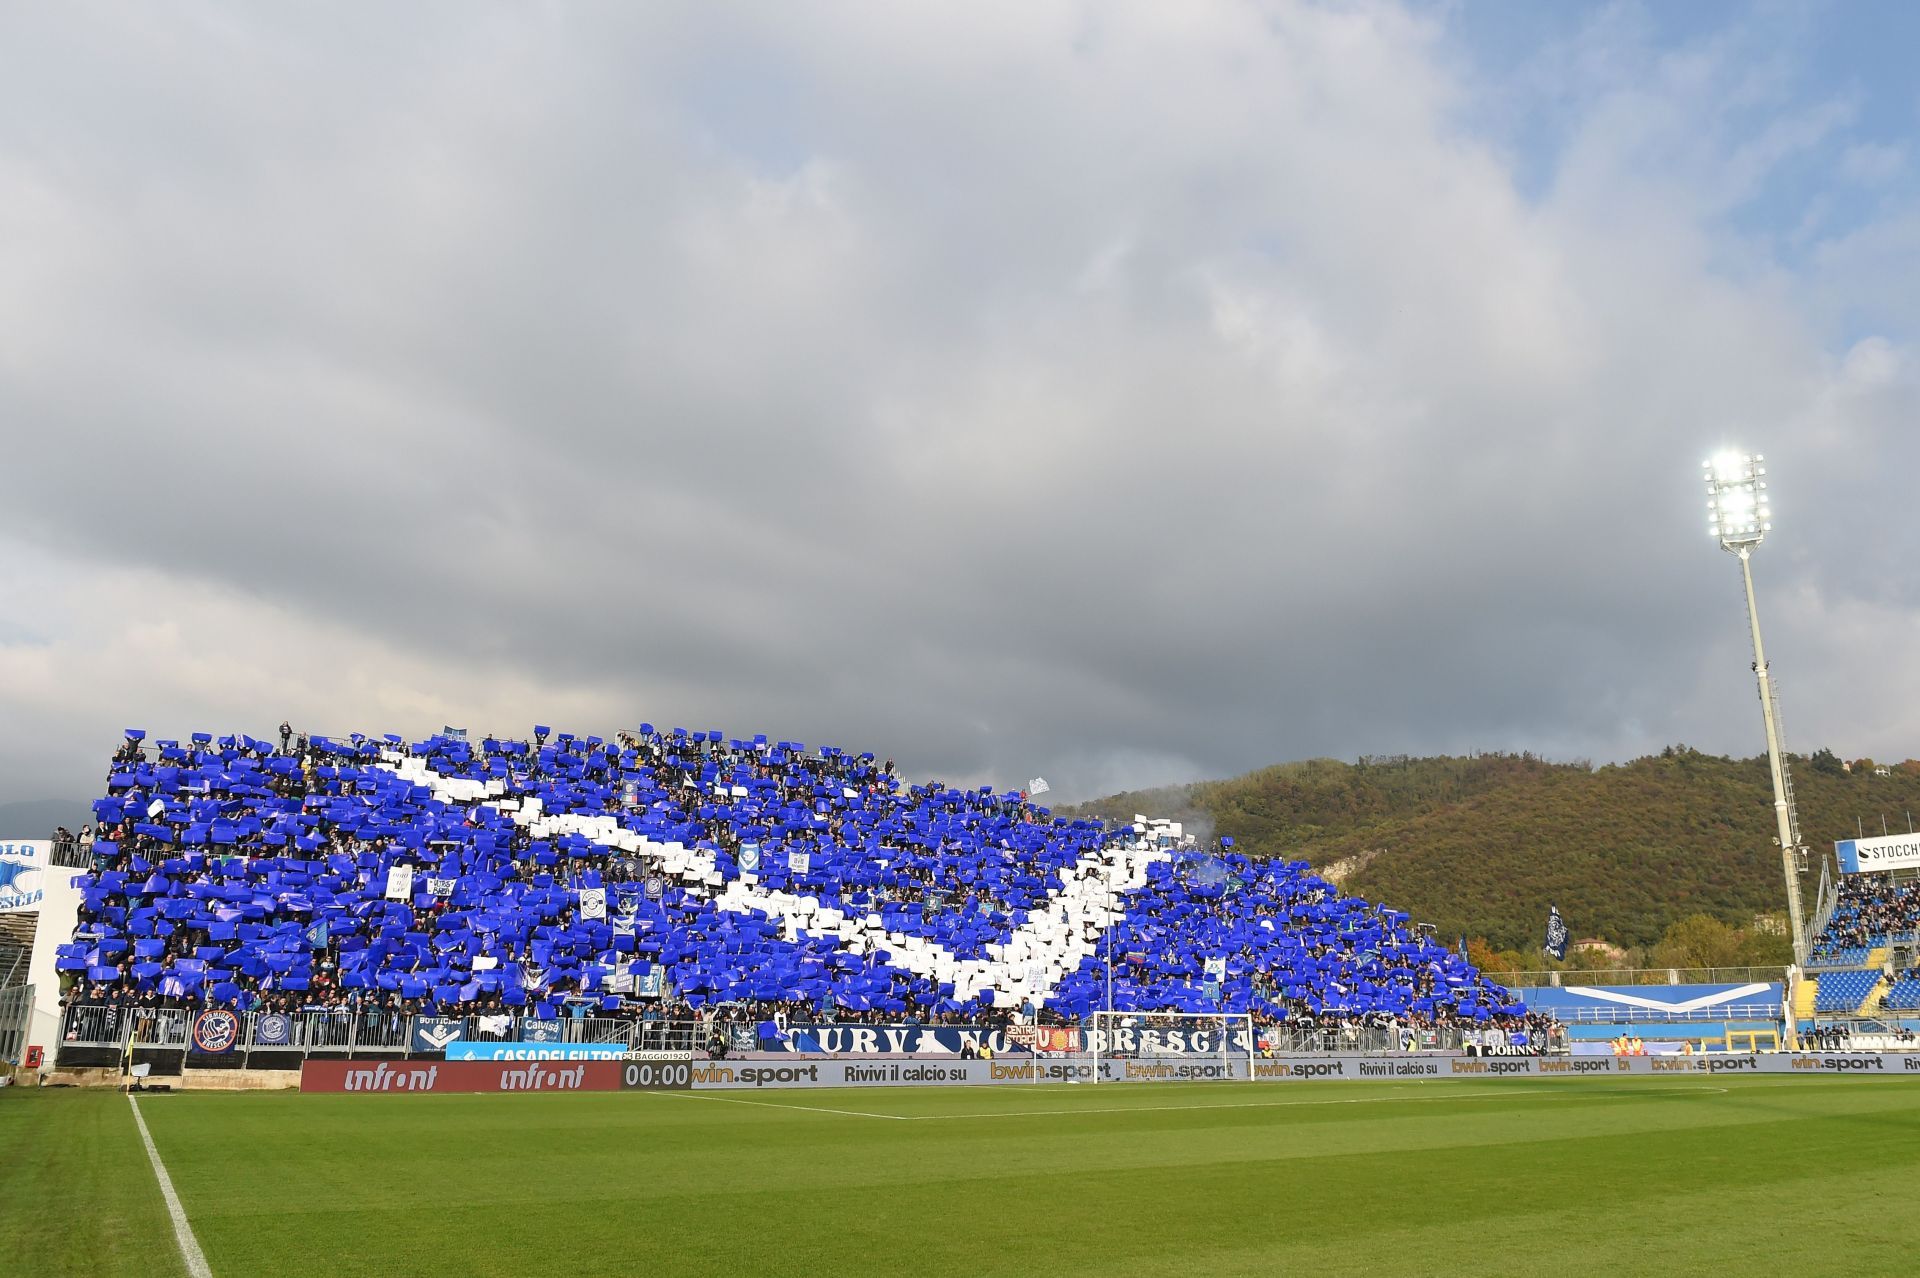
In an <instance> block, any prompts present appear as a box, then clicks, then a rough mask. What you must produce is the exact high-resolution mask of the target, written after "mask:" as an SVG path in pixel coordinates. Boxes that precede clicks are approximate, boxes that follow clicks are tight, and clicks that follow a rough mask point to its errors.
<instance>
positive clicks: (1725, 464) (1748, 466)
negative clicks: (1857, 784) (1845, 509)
mask: <svg viewBox="0 0 1920 1278" xmlns="http://www.w3.org/2000/svg"><path fill="white" fill-rule="evenodd" d="M1765 461H1766V458H1765V457H1762V456H1759V455H1758V454H1747V453H1737V452H1725V453H1720V454H1719V455H1717V456H1715V457H1713V458H1711V459H1709V460H1708V461H1707V462H1706V463H1705V479H1706V484H1707V531H1708V532H1709V533H1710V534H1711V535H1712V536H1713V537H1714V538H1715V539H1716V540H1717V541H1719V543H1720V549H1722V550H1724V551H1726V552H1727V553H1728V554H1730V555H1733V556H1735V557H1736V558H1738V559H1739V560H1740V579H1741V581H1742V582H1743V583H1744V584H1745V586H1746V591H1747V624H1748V626H1749V627H1751V629H1752V631H1753V673H1754V677H1755V678H1756V679H1757V680H1758V681H1759V689H1760V714H1761V718H1762V719H1764V720H1765V722H1766V726H1767V767H1768V769H1769V771H1770V772H1771V773H1772V776H1773V816H1774V824H1775V826H1776V827H1777V831H1778V832H1777V834H1776V835H1775V841H1776V842H1777V843H1778V844H1779V845H1780V872H1781V874H1782V875H1783V876H1784V877H1785V879H1786V883H1787V925H1788V927H1789V928H1791V929H1792V932H1793V959H1794V962H1796V963H1799V964H1802V965H1804V964H1805V963H1806V961H1807V935H1806V928H1805V925H1804V923H1803V921H1802V918H1801V912H1800V871H1799V859H1800V857H1801V855H1802V852H1803V849H1801V847H1800V822H1799V817H1798V815H1797V814H1796V813H1795V811H1794V806H1793V780H1792V777H1791V775H1790V774H1789V773H1788V770H1787V764H1786V760H1785V758H1784V757H1782V755H1781V752H1780V722H1779V706H1778V704H1777V703H1776V701H1775V699H1774V690H1773V681H1772V680H1771V679H1770V678H1769V677H1768V674H1767V650H1766V648H1765V647H1764V646H1763V645H1762V644H1761V642H1760V613H1759V610H1758V609H1757V608H1756V606H1755V605H1754V601H1753V551H1754V547H1756V546H1758V545H1759V544H1760V542H1761V540H1762V539H1763V538H1764V537H1765V536H1766V535H1767V534H1768V533H1770V532H1772V531H1773V522H1772V520H1773V508H1772V503H1771V502H1770V501H1769V500H1768V499H1767V484H1766V473H1767V468H1766V466H1765V465H1764V464H1763V463H1764V462H1765Z"/></svg>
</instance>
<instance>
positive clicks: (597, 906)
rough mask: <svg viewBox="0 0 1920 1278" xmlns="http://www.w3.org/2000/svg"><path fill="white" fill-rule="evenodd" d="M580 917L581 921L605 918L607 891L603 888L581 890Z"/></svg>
mask: <svg viewBox="0 0 1920 1278" xmlns="http://www.w3.org/2000/svg"><path fill="white" fill-rule="evenodd" d="M580 917H581V918H583V919H604V918H606V917H607V890H606V889H605V888H582V889H581V890H580Z"/></svg>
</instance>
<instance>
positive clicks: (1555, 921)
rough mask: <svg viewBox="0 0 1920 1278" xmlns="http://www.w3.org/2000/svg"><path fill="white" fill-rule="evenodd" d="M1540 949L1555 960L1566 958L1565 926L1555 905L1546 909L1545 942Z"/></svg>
mask: <svg viewBox="0 0 1920 1278" xmlns="http://www.w3.org/2000/svg"><path fill="white" fill-rule="evenodd" d="M1541 948H1542V949H1544V950H1546V952H1547V953H1549V954H1551V955H1553V957H1554V958H1555V960H1559V959H1564V958H1565V957H1567V925H1566V924H1565V923H1564V922H1562V921H1561V918H1560V907H1559V906H1557V905H1550V906H1548V907H1547V941H1546V944H1545V945H1543V946H1542V947H1541Z"/></svg>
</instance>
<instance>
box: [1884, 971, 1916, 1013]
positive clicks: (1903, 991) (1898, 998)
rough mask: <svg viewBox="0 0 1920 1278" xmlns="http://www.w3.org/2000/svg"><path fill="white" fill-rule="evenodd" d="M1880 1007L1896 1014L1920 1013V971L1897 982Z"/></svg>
mask: <svg viewBox="0 0 1920 1278" xmlns="http://www.w3.org/2000/svg"><path fill="white" fill-rule="evenodd" d="M1880 1006H1881V1007H1882V1008H1886V1009H1888V1010H1891V1011H1896V1012H1911V1011H1920V969H1915V970H1914V971H1911V972H1908V973H1907V974H1906V975H1904V976H1902V977H1901V978H1900V979H1899V980H1897V981H1895V982H1894V983H1893V986H1892V988H1890V989H1889V990H1888V991H1887V996H1886V997H1885V998H1884V999H1882V1000H1881V1001H1880Z"/></svg>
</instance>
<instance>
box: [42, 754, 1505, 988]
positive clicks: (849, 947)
mask: <svg viewBox="0 0 1920 1278" xmlns="http://www.w3.org/2000/svg"><path fill="white" fill-rule="evenodd" d="M94 810H95V813H96V815H97V817H98V819H99V822H100V828H101V834H100V835H99V837H98V840H97V841H96V843H95V844H94V845H93V851H94V858H95V866H94V868H93V870H92V871H91V872H90V873H89V874H88V876H87V877H85V878H84V879H82V881H81V883H80V886H81V887H82V888H83V889H84V894H85V895H84V907H83V908H82V910H81V913H80V919H79V922H78V926H77V928H76V931H75V933H74V936H73V939H72V941H71V942H69V943H67V944H65V945H63V946H62V947H61V949H60V957H59V963H58V966H59V967H60V969H61V970H62V971H63V972H68V973H72V974H73V976H72V979H74V980H76V981H78V982H80V983H83V984H84V985H86V986H87V987H88V993H89V995H90V996H91V997H98V998H102V999H104V1000H106V1001H109V1002H112V1001H116V1000H120V999H127V998H136V997H140V996H142V995H145V994H147V993H149V992H152V993H154V994H156V995H158V996H160V997H163V998H172V999H180V1000H184V1001H186V1002H188V1003H191V1004H194V1005H204V1006H222V1007H235V1008H241V1009H249V1008H266V1009H268V1010H286V1009H289V1008H293V1007H303V1006H323V1007H350V1008H356V1009H359V1010H362V1011H365V1010H368V1009H376V1010H378V1011H381V1012H383V1013H384V1012H408V1013H416V1014H436V1013H437V1014H440V1015H452V1014H469V1015H473V1014H482V1015H483V1014H486V1013H488V1012H497V1011H503V1010H511V1011H513V1012H515V1013H517V1014H519V1015H520V1016H522V1017H524V1018H526V1019H527V1020H529V1021H537V1020H540V1019H547V1018H557V1017H560V1016H564V1015H568V1014H575V1015H577V1014H579V1013H580V1011H581V1007H580V1005H581V1004H582V1003H588V1004H591V1005H592V1007H593V1008H596V1009H605V1010H611V1009H616V1008H619V1009H627V1008H631V1007H633V1006H634V1005H635V1004H636V1003H639V1004H646V1003H648V1002H649V1001H650V1000H656V999H673V1000H678V1001H683V1002H685V1003H686V1004H689V1005H691V1006H693V1007H696V1008H697V1007H703V1006H710V1005H713V1004H719V1003H729V1002H769V1001H779V1002H784V1003H786V1004H788V1005H790V1010H792V1011H797V1012H799V1013H801V1014H802V1015H807V1016H818V1017H819V1018H820V1019H823V1020H825V1019H831V1018H833V1017H837V1016H839V1015H841V1014H843V1013H846V1012H854V1013H864V1014H871V1015H874V1016H876V1017H883V1018H887V1019H893V1020H901V1019H907V1020H911V1019H915V1018H927V1017H935V1016H966V1015H970V1014H974V1013H979V1012H982V1011H984V1010H986V1009H990V1008H1004V1009H1023V1008H1028V1007H1031V1008H1033V1009H1036V1010H1037V1009H1042V1008H1045V1009H1049V1010H1052V1011H1056V1012H1059V1013H1062V1014H1065V1015H1068V1016H1079V1015H1084V1014H1086V1013H1088V1012H1089V1011H1091V1010H1093V1009H1095V1008H1098V1007H1101V1006H1104V1005H1105V1003H1106V998H1107V990H1108V986H1109V976H1110V977H1111V990H1112V1005H1113V1006H1114V1007H1116V1008H1119V1009H1124V1010H1136V1011H1137V1010H1167V1011H1185V1012H1214V1011H1222V1010H1224V1011H1235V1012H1247V1011H1251V1012H1254V1013H1258V1014H1263V1015H1265V1016H1268V1017H1280V1016H1284V1015H1288V1014H1294V1013H1319V1012H1322V1011H1329V1010H1345V1011H1351V1012H1354V1013H1373V1014H1382V1015H1390V1016H1395V1017H1436V1016H1443V1015H1444V1016H1453V1017H1459V1018H1464V1019H1468V1020H1486V1019H1489V1018H1491V1017H1493V1016H1496V1015H1500V1014H1506V1013H1514V1012H1518V1011H1520V1010H1522V1009H1521V1007H1520V1005H1519V1004H1518V1003H1517V1002H1515V1001H1514V999H1513V997H1512V995H1511V994H1509V993H1507V992H1506V991H1503V990H1501V989H1500V988H1499V987H1497V986H1494V985H1492V984H1490V983H1489V982H1487V981H1485V980H1484V979H1482V978H1481V976H1480V975H1479V974H1478V973H1477V972H1476V971H1475V970H1474V969H1473V968H1472V967H1471V966H1470V965H1469V964H1468V963H1467V961H1466V959H1465V958H1464V957H1463V956H1462V955H1460V954H1457V953H1455V952H1454V951H1453V950H1451V949H1450V948H1448V947H1446V946H1443V945H1439V944H1436V943H1434V942H1433V941H1432V940H1431V939H1429V938H1426V937H1423V936H1422V935H1421V934H1420V933H1419V931H1418V930H1417V929H1414V928H1412V927H1410V926H1409V921H1408V917H1407V916H1406V915H1405V914H1403V913H1400V912H1398V911H1395V910H1391V909H1386V908H1383V907H1380V906H1376V905H1372V904H1369V903H1368V902H1366V901H1363V900H1360V899H1357V898H1355V897H1351V896H1344V895H1342V894H1341V893H1340V892H1339V891H1337V890H1336V889H1335V888H1334V887H1332V886H1331V885H1330V884H1328V883H1327V882H1326V881H1325V880H1323V879H1321V878H1320V877H1318V876H1317V875H1315V874H1313V873H1312V872H1311V870H1310V869H1309V867H1308V866H1307V865H1306V864H1305V863H1304V862H1299V861H1294V862H1287V861H1259V862H1255V861H1250V860H1249V859H1248V858H1246V857H1244V856H1241V855H1238V854H1236V853H1234V852H1233V851H1232V849H1231V848H1230V847H1228V848H1222V849H1204V850H1200V849H1194V848H1192V847H1191V846H1190V845H1188V846H1183V840H1182V839H1181V837H1180V835H1181V831H1180V828H1179V827H1178V826H1177V825H1172V824H1169V823H1165V822H1151V823H1150V822H1147V821H1146V820H1145V818H1140V819H1138V820H1136V821H1135V822H1132V823H1129V824H1127V825H1122V826H1117V827H1115V826H1110V825H1106V824H1102V823H1100V822H1097V821H1092V820H1084V819H1068V818H1065V817H1060V816H1055V815H1053V814H1052V813H1050V812H1049V811H1048V810H1047V809H1045V808H1042V807H1038V806H1036V805H1035V804H1034V803H1032V802H1031V801H1030V799H1029V797H1028V796H1027V795H1025V794H1023V793H1020V792H1018V791H1008V792H1004V793H996V792H994V791H993V790H991V789H986V788H981V789H956V788H953V787H950V786H946V785H942V784H940V783H938V782H933V783H928V784H924V785H910V784H906V783H904V782H902V781H901V780H900V779H899V778H898V777H897V776H896V774H895V772H894V768H893V765H892V764H891V763H885V764H882V763H880V762H877V761H876V760H875V757H874V756H873V755H872V754H852V753H849V752H846V751H842V750H839V749H835V748H832V747H825V748H820V749H816V750H809V749H807V748H806V747H804V746H802V745H800V744H799V743H797V742H787V741H769V740H768V739H767V738H766V737H763V736H762V737H753V738H751V739H738V738H733V739H729V738H726V737H725V736H724V735H723V734H722V733H720V732H719V731H695V732H688V731H685V730H683V729H679V728H675V729H673V730H672V731H658V730H655V729H654V728H653V727H652V726H650V725H642V726H641V727H640V729H639V730H638V731H637V732H633V733H621V734H619V735H618V736H617V737H615V738H614V739H612V740H603V739H601V738H599V737H593V736H588V737H577V736H573V735H570V734H567V733H560V734H557V735H555V734H552V733H550V732H549V731H548V730H547V729H546V728H536V729H535V733H534V737H533V739H532V740H531V741H512V740H496V739H492V738H488V739H485V740H479V741H473V742H469V741H468V740H466V739H465V736H464V734H460V735H454V734H451V733H446V734H441V735H437V736H433V737H430V738H428V739H426V740H423V741H416V742H406V741H403V740H402V739H401V738H400V737H398V736H391V735H390V736H385V737H381V738H372V737H365V736H360V735H357V734H356V735H354V736H352V737H349V738H346V739H329V738H324V737H314V738H312V739H311V740H307V739H305V738H302V739H301V740H300V741H299V742H297V743H289V742H287V741H280V742H277V743H276V742H270V741H261V740H256V739H254V738H252V737H248V736H245V735H235V736H224V737H219V738H217V739H216V738H214V737H213V736H211V735H210V734H206V733H195V734H193V736H192V737H191V738H190V739H188V740H185V741H158V742H151V743H148V742H146V741H145V739H144V734H143V733H137V732H129V734H128V742H127V744H126V745H124V746H123V747H122V749H121V750H120V752H119V753H118V755H117V756H116V760H115V764H114V768H113V771H112V773H111V775H110V777H109V779H108V783H107V795H106V797H105V798H103V799H101V800H99V801H98V802H97V803H95V805H94ZM1109 956H1110V961H1111V972H1109V967H1108V964H1109ZM570 1005H571V1006H570ZM523 1023H524V1022H523Z"/></svg>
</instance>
